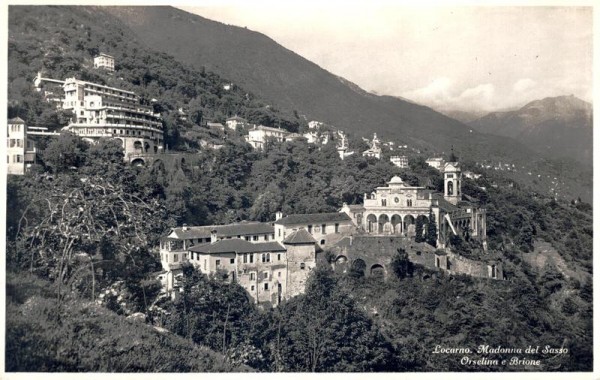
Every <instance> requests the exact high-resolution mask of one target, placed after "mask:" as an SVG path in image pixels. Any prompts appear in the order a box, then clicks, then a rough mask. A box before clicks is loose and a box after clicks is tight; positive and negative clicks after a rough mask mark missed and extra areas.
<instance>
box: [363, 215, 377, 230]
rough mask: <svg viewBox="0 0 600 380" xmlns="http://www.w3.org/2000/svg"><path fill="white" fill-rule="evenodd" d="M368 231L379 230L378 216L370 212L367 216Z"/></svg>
mask: <svg viewBox="0 0 600 380" xmlns="http://www.w3.org/2000/svg"><path fill="white" fill-rule="evenodd" d="M366 220H367V232H368V233H374V232H377V217H376V216H375V215H373V214H369V215H368V216H367V219H366Z"/></svg>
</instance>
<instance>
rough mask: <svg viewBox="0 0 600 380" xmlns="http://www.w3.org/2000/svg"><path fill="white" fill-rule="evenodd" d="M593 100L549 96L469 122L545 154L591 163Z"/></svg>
mask: <svg viewBox="0 0 600 380" xmlns="http://www.w3.org/2000/svg"><path fill="white" fill-rule="evenodd" d="M592 119H593V107H592V104H590V103H588V102H586V101H584V100H581V99H579V98H577V97H575V96H573V95H565V96H556V97H546V98H543V99H536V100H532V101H530V102H528V103H527V104H525V105H524V106H523V107H521V108H519V109H517V110H514V111H507V112H491V113H489V114H487V115H485V116H483V117H481V118H479V119H476V120H473V121H472V122H470V123H469V125H471V126H472V127H473V128H474V129H477V130H478V131H480V132H483V133H491V134H497V135H500V136H505V137H510V138H514V139H518V140H521V141H523V142H525V143H526V144H527V145H529V146H530V147H532V148H533V149H534V150H536V151H537V152H540V153H541V154H545V155H549V156H555V157H573V158H575V159H576V160H577V161H579V162H581V163H583V164H588V165H591V162H592V142H593V136H592Z"/></svg>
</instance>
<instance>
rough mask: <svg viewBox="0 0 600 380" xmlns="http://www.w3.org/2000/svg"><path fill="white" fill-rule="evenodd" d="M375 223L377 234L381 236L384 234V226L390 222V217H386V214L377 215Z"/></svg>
mask: <svg viewBox="0 0 600 380" xmlns="http://www.w3.org/2000/svg"><path fill="white" fill-rule="evenodd" d="M377 222H378V223H377V224H378V226H377V232H378V233H380V234H382V233H384V232H385V229H384V227H385V225H386V224H387V223H389V222H390V217H389V216H387V214H381V215H379V219H378V220H377Z"/></svg>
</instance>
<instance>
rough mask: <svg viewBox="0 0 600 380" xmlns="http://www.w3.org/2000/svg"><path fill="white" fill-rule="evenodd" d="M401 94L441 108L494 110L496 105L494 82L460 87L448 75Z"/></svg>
mask: <svg viewBox="0 0 600 380" xmlns="http://www.w3.org/2000/svg"><path fill="white" fill-rule="evenodd" d="M401 96H402V97H404V98H407V99H411V100H414V101H416V102H418V103H422V104H427V105H430V106H432V107H434V108H438V109H441V110H448V109H452V110H473V109H478V110H481V109H483V110H492V109H494V108H495V107H496V105H495V97H496V88H495V86H494V85H493V84H491V83H484V84H479V85H477V86H475V87H469V88H466V89H460V88H458V87H457V86H456V84H455V81H454V80H452V79H450V78H446V77H441V78H437V79H435V80H433V81H432V82H431V83H429V84H428V85H427V86H425V87H422V88H419V89H416V90H413V91H409V92H405V93H403V94H402V95H401Z"/></svg>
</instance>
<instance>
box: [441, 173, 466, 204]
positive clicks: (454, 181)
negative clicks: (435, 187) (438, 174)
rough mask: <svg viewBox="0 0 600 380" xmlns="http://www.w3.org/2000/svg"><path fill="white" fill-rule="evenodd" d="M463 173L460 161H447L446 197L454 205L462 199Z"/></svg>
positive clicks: (445, 177)
mask: <svg viewBox="0 0 600 380" xmlns="http://www.w3.org/2000/svg"><path fill="white" fill-rule="evenodd" d="M461 182H462V173H461V171H460V165H459V164H458V162H447V163H446V165H444V199H446V200H447V201H448V202H450V203H452V204H453V205H456V204H458V201H460V199H461V191H460V190H461V185H462V183H461Z"/></svg>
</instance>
